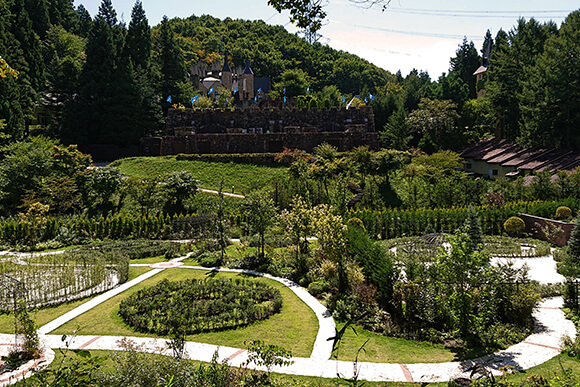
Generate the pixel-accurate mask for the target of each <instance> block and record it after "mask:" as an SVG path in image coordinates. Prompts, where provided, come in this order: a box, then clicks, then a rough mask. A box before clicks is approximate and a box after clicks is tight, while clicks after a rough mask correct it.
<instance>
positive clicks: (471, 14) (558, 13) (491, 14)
mask: <svg viewBox="0 0 580 387" xmlns="http://www.w3.org/2000/svg"><path fill="white" fill-rule="evenodd" d="M387 12H392V13H405V14H411V15H424V16H445V17H466V18H497V19H499V18H510V19H513V18H514V16H516V15H518V16H519V15H532V16H530V17H535V18H541V19H547V18H563V17H566V16H567V15H568V14H570V12H572V11H568V10H538V11H470V10H436V9H423V8H388V9H387Z"/></svg>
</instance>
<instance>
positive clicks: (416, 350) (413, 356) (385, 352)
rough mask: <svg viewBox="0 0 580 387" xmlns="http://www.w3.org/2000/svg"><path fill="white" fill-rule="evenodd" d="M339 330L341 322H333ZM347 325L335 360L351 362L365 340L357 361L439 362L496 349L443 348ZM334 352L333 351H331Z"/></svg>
mask: <svg viewBox="0 0 580 387" xmlns="http://www.w3.org/2000/svg"><path fill="white" fill-rule="evenodd" d="M336 326H337V328H338V329H341V328H342V327H343V326H344V323H337V324H336ZM354 329H355V330H356V333H354V332H353V329H352V328H350V327H349V328H348V329H347V330H346V332H345V334H344V336H343V338H342V342H341V344H340V348H339V350H338V360H345V361H352V360H354V359H355V357H356V354H357V351H358V350H359V348H361V347H362V345H363V344H364V343H365V341H367V340H369V341H368V343H367V344H366V345H365V346H364V349H363V350H361V351H360V353H359V356H358V360H359V361H364V362H371V363H402V364H413V363H442V362H449V361H458V360H466V359H474V358H477V357H481V356H484V355H487V354H489V353H493V352H495V351H497V350H498V349H499V348H446V347H445V346H444V345H443V344H433V343H429V342H425V341H413V340H405V339H400V338H395V337H387V336H383V335H380V334H378V333H374V332H370V331H368V330H365V329H363V328H361V327H358V326H355V327H354ZM334 355H336V354H334Z"/></svg>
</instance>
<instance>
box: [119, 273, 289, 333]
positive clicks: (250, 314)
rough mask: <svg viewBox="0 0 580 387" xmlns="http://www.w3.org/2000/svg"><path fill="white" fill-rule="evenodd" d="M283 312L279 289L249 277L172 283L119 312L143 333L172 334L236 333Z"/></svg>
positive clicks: (144, 294)
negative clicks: (215, 331) (226, 331)
mask: <svg viewBox="0 0 580 387" xmlns="http://www.w3.org/2000/svg"><path fill="white" fill-rule="evenodd" d="M281 308H282V295H281V294H280V291H278V289H274V288H273V287H271V286H268V285H265V284H264V283H261V282H257V281H251V280H243V279H232V280H229V279H207V280H195V279H190V280H185V281H178V282H175V281H168V280H163V281H161V282H160V283H158V284H157V285H155V286H152V287H149V288H146V289H143V290H140V291H138V292H136V293H133V294H132V295H131V296H129V297H128V298H126V299H125V300H124V301H122V302H121V305H120V310H119V314H120V315H121V317H122V318H123V320H125V322H126V323H127V324H129V325H130V326H133V327H135V328H137V329H138V330H140V331H145V332H152V333H156V334H159V335H167V334H170V333H172V332H174V331H175V330H180V331H184V333H185V334H193V333H199V332H206V331H213V330H223V329H232V328H236V327H239V326H244V325H248V324H250V323H252V322H254V321H258V320H263V319H265V318H267V317H269V316H271V315H272V314H274V313H277V312H279V311H280V309H281Z"/></svg>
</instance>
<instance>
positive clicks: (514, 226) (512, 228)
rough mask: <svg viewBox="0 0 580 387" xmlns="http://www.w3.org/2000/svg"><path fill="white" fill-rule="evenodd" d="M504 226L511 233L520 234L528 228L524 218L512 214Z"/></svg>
mask: <svg viewBox="0 0 580 387" xmlns="http://www.w3.org/2000/svg"><path fill="white" fill-rule="evenodd" d="M503 228H504V230H505V231H506V232H507V233H508V234H509V235H520V234H522V233H523V232H524V230H525V229H526V223H525V222H524V221H523V219H522V218H520V217H517V216H512V217H510V218H508V220H506V221H505V223H504V224H503Z"/></svg>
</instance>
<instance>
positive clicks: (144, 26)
mask: <svg viewBox="0 0 580 387" xmlns="http://www.w3.org/2000/svg"><path fill="white" fill-rule="evenodd" d="M125 48H126V51H127V52H128V56H129V57H130V58H131V61H132V62H133V66H135V67H141V68H142V69H148V68H149V61H150V58H151V28H150V27H149V22H148V21H147V17H146V16H145V10H144V9H143V4H142V3H141V1H139V0H137V2H136V3H135V5H134V6H133V10H132V12H131V21H130V22H129V30H128V32H127V42H126V45H125Z"/></svg>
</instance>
